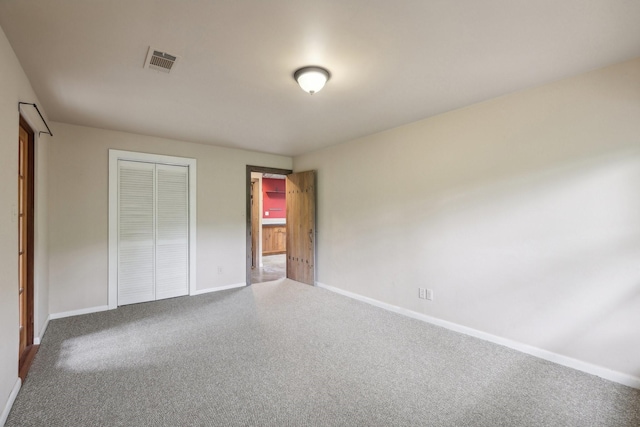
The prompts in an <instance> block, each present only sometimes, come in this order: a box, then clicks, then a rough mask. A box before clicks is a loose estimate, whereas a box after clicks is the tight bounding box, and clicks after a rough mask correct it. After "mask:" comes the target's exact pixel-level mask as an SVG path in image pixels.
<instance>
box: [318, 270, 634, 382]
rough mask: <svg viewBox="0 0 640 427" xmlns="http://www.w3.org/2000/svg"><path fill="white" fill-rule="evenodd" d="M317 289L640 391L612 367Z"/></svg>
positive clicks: (629, 377) (370, 300) (362, 298)
mask: <svg viewBox="0 0 640 427" xmlns="http://www.w3.org/2000/svg"><path fill="white" fill-rule="evenodd" d="M316 286H318V287H319V288H323V289H326V290H328V291H331V292H335V293H337V294H340V295H344V296H346V297H349V298H353V299H355V300H358V301H362V302H365V303H367V304H371V305H374V306H376V307H379V308H383V309H385V310H388V311H393V312H394V313H398V314H402V315H404V316H407V317H411V318H413V319H417V320H421V321H423V322H427V323H431V324H432V325H436V326H441V327H443V328H446V329H449V330H452V331H454V332H459V333H462V334H465V335H469V336H472V337H475V338H480V339H481V340H485V341H489V342H492V343H494V344H499V345H502V346H505V347H509V348H511V349H513V350H517V351H520V352H522V353H526V354H529V355H531V356H535V357H538V358H540V359H544V360H548V361H550V362H553V363H557V364H558V365H563V366H566V367H569V368H573V369H576V370H578V371H582V372H586V373H588V374H591V375H596V376H598V377H600V378H604V379H606V380H609V381H613V382H616V383H619V384H623V385H626V386H628V387H633V388H637V389H640V377H634V376H632V375H628V374H624V373H622V372H618V371H614V370H611V369H608V368H604V367H602V366H598V365H593V364H591V363H587V362H583V361H581V360H578V359H574V358H572V357H568V356H563V355H561V354H557V353H553V352H551V351H548V350H544V349H541V348H538V347H534V346H530V345H528V344H524V343H521V342H518V341H513V340H510V339H507V338H502V337H499V336H497V335H492V334H489V333H487V332H483V331H479V330H477V329H473V328H469V327H467V326H462V325H459V324H457V323H453V322H449V321H447V320H442V319H438V318H436V317H431V316H427V315H426V314H421V313H417V312H415V311H412V310H408V309H406V308H402V307H398V306H395V305H392V304H387V303H385V302H382V301H378V300H376V299H373V298H369V297H365V296H363V295H360V294H356V293H353V292H349V291H345V290H343V289H340V288H336V287H333V286H329V285H326V284H324V283H320V282H316Z"/></svg>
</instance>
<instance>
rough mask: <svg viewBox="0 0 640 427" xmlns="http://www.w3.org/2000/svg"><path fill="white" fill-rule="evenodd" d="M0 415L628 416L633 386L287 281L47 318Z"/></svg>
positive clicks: (197, 421)
mask: <svg viewBox="0 0 640 427" xmlns="http://www.w3.org/2000/svg"><path fill="white" fill-rule="evenodd" d="M6 425H7V426H22V427H26V426H48V427H55V426H456V427H458V426H491V427H496V426H576V427H578V426H579V427H588V426H599V427H602V426H612V427H613V426H615V427H638V426H640V391H639V390H634V389H631V388H628V387H625V386H622V385H618V384H615V383H612V382H609V381H605V380H603V379H600V378H598V377H594V376H591V375H588V374H584V373H582V372H579V371H575V370H572V369H569V368H565V367H562V366H559V365H555V364H553V363H550V362H546V361H543V360H540V359H537V358H534V357H532V356H528V355H525V354H522V353H519V352H516V351H513V350H510V349H507V348H505V347H501V346H498V345H494V344H491V343H488V342H484V341H481V340H478V339H475V338H471V337H468V336H465V335H461V334H457V333H455V332H451V331H448V330H445V329H442V328H438V327H435V326H431V325H429V324H425V323H423V322H420V321H417V320H414V319H410V318H406V317H402V316H400V315H397V314H394V313H390V312H387V311H384V310H381V309H378V308H376V307H372V306H369V305H367V304H364V303H361V302H358V301H354V300H351V299H348V298H345V297H343V296H340V295H337V294H333V293H331V292H329V291H326V290H323V289H319V288H313V287H310V286H306V285H301V284H298V283H295V282H292V281H288V280H281V281H277V282H268V283H263V284H258V285H253V286H251V287H247V288H240V289H234V290H229V291H222V292H217V293H212V294H206V295H200V296H197V297H183V298H175V299H170V300H164V301H159V302H154V303H146V304H137V305H132V306H125V307H121V308H119V309H117V310H113V311H107V312H102V313H95V314H90V315H85V316H78V317H72V318H66V319H60V320H54V321H52V322H51V323H50V325H49V328H48V330H47V333H46V335H45V337H44V340H43V342H42V345H41V347H40V351H39V352H38V354H37V356H36V358H35V360H34V363H33V366H32V368H31V372H30V373H29V376H28V378H27V381H26V383H25V384H24V386H23V388H22V389H21V391H20V393H19V395H18V398H17V400H16V402H15V404H14V407H13V410H12V412H11V414H10V416H9V419H8V421H7V424H6Z"/></svg>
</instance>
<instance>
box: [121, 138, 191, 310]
mask: <svg viewBox="0 0 640 427" xmlns="http://www.w3.org/2000/svg"><path fill="white" fill-rule="evenodd" d="M119 160H129V161H138V162H147V163H158V164H164V165H175V166H185V167H187V168H188V170H189V295H194V293H195V291H196V159H190V158H186V157H174V156H164V155H160V154H148V153H138V152H134V151H122V150H109V309H110V310H112V309H115V308H118V161H119Z"/></svg>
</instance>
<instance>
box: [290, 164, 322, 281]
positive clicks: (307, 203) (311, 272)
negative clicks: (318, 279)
mask: <svg viewBox="0 0 640 427" xmlns="http://www.w3.org/2000/svg"><path fill="white" fill-rule="evenodd" d="M315 259H316V173H315V171H308V172H300V173H294V174H291V175H287V278H289V279H291V280H295V281H297V282H301V283H306V284H308V285H312V286H313V285H314V284H315Z"/></svg>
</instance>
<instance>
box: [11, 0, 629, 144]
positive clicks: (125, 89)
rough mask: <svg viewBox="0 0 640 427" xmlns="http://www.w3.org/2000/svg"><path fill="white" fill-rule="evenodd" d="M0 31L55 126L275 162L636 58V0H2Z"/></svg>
mask: <svg viewBox="0 0 640 427" xmlns="http://www.w3.org/2000/svg"><path fill="white" fill-rule="evenodd" d="M0 25H1V26H2V28H3V29H4V31H5V33H6V35H7V37H8V39H9V41H10V43H11V45H12V46H13V49H14V50H15V52H16V54H17V56H18V58H19V60H20V62H21V64H22V66H23V67H24V70H25V72H26V73H27V75H28V76H29V79H30V80H31V83H32V85H33V87H34V89H35V91H36V93H37V94H38V97H39V99H40V102H41V103H42V104H43V105H42V106H43V107H44V109H45V110H46V112H47V114H48V116H49V118H50V119H51V120H55V121H60V122H66V123H72V124H78V125H85V126H92V127H98V128H106V129H116V130H122V131H127V132H134V133H140V134H146V135H155V136H162V137H167V138H174V139H180V140H187V141H194V142H201V143H207V144H213V145H221V146H228V147H236V148H245V149H251V150H258V151H263V152H271V153H277V154H284V155H297V154H301V153H305V152H309V151H312V150H315V149H318V148H321V147H324V146H327V145H332V144H336V143H339V142H343V141H347V140H350V139H353V138H356V137H360V136H364V135H368V134H371V133H374V132H378V131H381V130H385V129H389V128H392V127H395V126H399V125H402V124H405V123H408V122H412V121H415V120H418V119H422V118H425V117H429V116H432V115H435V114H438V113H442V112H445V111H449V110H452V109H456V108H461V107H464V106H467V105H470V104H473V103H476V102H479V101H483V100H486V99H489V98H494V97H496V96H500V95H503V94H506V93H510V92H514V91H517V90H521V89H523V88H528V87H532V86H537V85H541V84H544V83H547V82H550V81H554V80H558V79H561V78H564V77H568V76H571V75H575V74H579V73H582V72H585V71H589V70H592V69H596V68H600V67H604V66H606V65H609V64H613V63H616V62H621V61H624V60H627V59H631V58H635V57H638V56H640V1H636V0H590V1H586V0H535V1H532V0H482V1H480V0H465V1H463V0H413V1H412V0H393V1H392V0H385V1H382V0H315V1H308V0H269V1H267V0H262V1H261V0H253V1H251V0H218V1H214V0H183V1H178V0H105V1H98V0H55V1H42V0H0ZM149 46H153V47H154V48H155V49H157V50H161V51H166V52H169V53H172V54H176V55H178V56H180V59H179V61H178V63H177V64H176V65H175V67H174V68H175V69H174V71H172V73H171V74H164V73H161V72H157V71H152V70H149V69H144V68H143V63H144V60H145V56H146V54H147V50H148V47H149ZM305 65H321V66H324V67H326V68H328V69H329V70H330V71H331V73H332V78H331V80H330V81H329V83H328V84H327V86H326V87H325V89H324V90H323V91H322V92H320V93H318V94H315V95H313V96H311V95H308V94H306V93H304V92H303V91H302V90H301V89H300V88H299V87H298V86H297V85H296V84H295V82H294V80H293V78H292V74H293V72H294V70H295V69H297V68H298V67H301V66H305Z"/></svg>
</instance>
